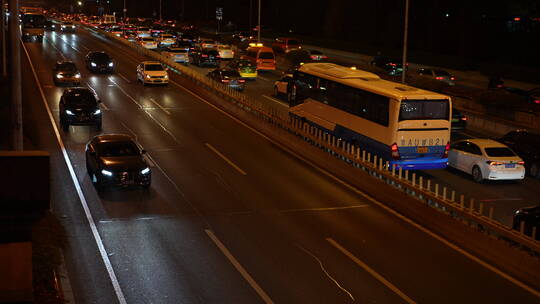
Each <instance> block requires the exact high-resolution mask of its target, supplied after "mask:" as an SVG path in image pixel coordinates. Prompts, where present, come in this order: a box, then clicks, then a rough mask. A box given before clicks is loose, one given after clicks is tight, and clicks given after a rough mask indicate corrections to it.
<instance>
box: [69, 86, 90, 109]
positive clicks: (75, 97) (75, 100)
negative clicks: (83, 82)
mask: <svg viewBox="0 0 540 304" xmlns="http://www.w3.org/2000/svg"><path fill="white" fill-rule="evenodd" d="M66 103H67V104H68V105H70V106H75V107H79V106H86V107H88V106H96V105H97V101H96V97H95V96H94V94H92V93H91V92H90V91H88V90H76V91H72V92H70V93H69V94H68V95H67V96H66Z"/></svg>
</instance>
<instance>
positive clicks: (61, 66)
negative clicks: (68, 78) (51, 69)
mask: <svg viewBox="0 0 540 304" xmlns="http://www.w3.org/2000/svg"><path fill="white" fill-rule="evenodd" d="M56 69H57V70H59V71H66V72H75V71H77V68H76V67H75V64H73V63H72V62H62V63H58V64H56Z"/></svg>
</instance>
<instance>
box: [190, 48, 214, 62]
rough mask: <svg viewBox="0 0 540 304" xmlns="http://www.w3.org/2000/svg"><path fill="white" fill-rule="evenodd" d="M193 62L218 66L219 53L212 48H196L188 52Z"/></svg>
mask: <svg viewBox="0 0 540 304" xmlns="http://www.w3.org/2000/svg"><path fill="white" fill-rule="evenodd" d="M190 55H191V59H192V60H193V64H196V65H198V66H203V65H207V66H215V67H218V66H219V60H220V57H219V53H218V51H216V50H214V49H201V48H199V49H197V50H195V51H193V52H191V53H190Z"/></svg>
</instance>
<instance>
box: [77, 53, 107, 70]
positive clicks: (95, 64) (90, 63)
mask: <svg viewBox="0 0 540 304" xmlns="http://www.w3.org/2000/svg"><path fill="white" fill-rule="evenodd" d="M84 60H85V62H86V67H87V68H88V70H90V71H91V72H105V73H112V72H113V71H114V62H113V60H112V58H111V57H110V56H109V55H107V53H105V52H89V53H88V54H87V55H86V57H85V58H84Z"/></svg>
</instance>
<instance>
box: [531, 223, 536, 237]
mask: <svg viewBox="0 0 540 304" xmlns="http://www.w3.org/2000/svg"><path fill="white" fill-rule="evenodd" d="M531 237H532V239H533V240H536V226H534V227H532V234H531Z"/></svg>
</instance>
